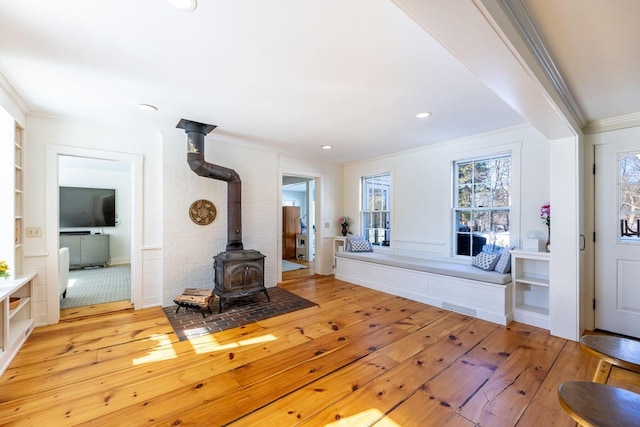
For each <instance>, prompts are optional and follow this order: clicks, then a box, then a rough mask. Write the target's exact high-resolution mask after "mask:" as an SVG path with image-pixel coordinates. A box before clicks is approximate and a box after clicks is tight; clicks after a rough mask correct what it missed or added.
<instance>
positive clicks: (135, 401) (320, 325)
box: [0, 276, 640, 427]
mask: <svg viewBox="0 0 640 427" xmlns="http://www.w3.org/2000/svg"><path fill="white" fill-rule="evenodd" d="M281 286H282V287H283V288H286V289H287V290H289V291H292V292H294V293H296V294H298V295H300V296H303V297H305V298H307V299H310V300H312V301H314V302H316V303H317V304H318V306H317V307H312V308H308V309H304V310H300V311H296V312H293V313H290V314H287V315H283V316H279V317H275V318H271V319H267V320H265V321H261V322H258V323H254V324H249V325H246V326H245V327H242V328H236V329H232V330H227V331H223V332H220V333H217V334H214V335H208V336H205V337H203V338H201V339H198V340H194V341H182V342H180V341H178V340H177V338H176V335H175V334H174V333H173V331H172V329H171V326H170V325H169V323H168V321H167V319H166V317H165V316H164V314H163V311H162V309H161V308H151V309H146V310H139V311H133V310H130V309H129V310H122V311H117V312H113V313H110V314H104V313H99V314H98V315H96V316H93V317H86V316H85V317H83V318H80V319H75V320H74V319H68V320H67V321H64V322H61V323H59V324H57V325H52V326H47V327H43V328H37V329H36V330H35V331H34V332H33V334H32V335H31V337H30V338H29V339H28V341H27V344H26V345H25V347H24V348H23V349H22V350H21V351H20V353H19V354H18V356H17V357H16V359H15V360H14V361H13V363H12V364H11V366H10V367H9V369H8V370H7V371H6V372H5V374H4V375H3V376H2V377H1V378H0V424H1V425H36V426H42V425H47V426H59V425H65V426H67V425H83V424H95V425H101V426H112V425H113V426H124V425H127V426H134V425H135V426H138V425H167V426H168V425H194V426H195V425H197V426H214V425H233V426H256V425H258V426H262V425H264V426H290V425H305V426H307V425H308V426H345V425H352V426H363V425H372V424H374V425H377V426H385V427H386V426H440V425H447V426H472V425H474V424H475V425H482V426H485V425H486V426H489V425H495V426H512V425H519V426H547V425H559V426H565V425H566V426H573V425H575V423H573V422H572V421H571V419H570V418H569V417H568V416H567V415H566V414H565V413H564V411H563V410H562V409H561V408H560V405H559V403H558V398H557V392H556V390H557V388H558V385H559V384H560V383H562V382H564V381H568V380H590V379H591V377H592V375H593V373H594V372H595V369H596V366H597V360H596V359H595V358H594V357H593V356H591V355H588V354H586V353H585V352H583V351H581V350H580V348H579V345H578V343H575V342H571V341H566V340H564V339H561V338H557V337H553V336H550V335H549V333H548V332H547V331H545V330H542V329H538V328H535V327H531V326H527V325H524V324H519V323H515V322H514V323H511V324H510V325H509V326H508V327H503V326H499V325H495V324H492V323H488V322H485V321H482V320H477V319H474V318H470V317H466V316H464V315H461V314H457V313H453V312H448V311H445V310H442V309H439V308H436V307H432V306H428V305H425V304H420V303H417V302H413V301H409V300H406V299H403V298H399V297H394V296H391V295H388V294H384V293H380V292H376V291H373V290H370V289H367V288H363V287H360V286H356V285H352V284H349V283H346V282H341V281H338V280H335V279H334V278H333V276H313V277H306V278H301V279H294V280H289V281H286V282H283V283H282V284H281ZM609 383H614V384H616V385H619V386H625V387H627V388H631V389H634V391H636V392H640V386H639V384H640V381H638V376H637V375H635V374H631V373H630V372H628V371H624V370H620V369H617V368H616V369H615V370H614V371H612V374H611V377H610V379H609Z"/></svg>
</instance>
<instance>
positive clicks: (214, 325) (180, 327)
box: [163, 287, 317, 341]
mask: <svg viewBox="0 0 640 427" xmlns="http://www.w3.org/2000/svg"><path fill="white" fill-rule="evenodd" d="M267 292H269V298H271V302H269V301H267V296H266V295H265V294H264V292H260V293H256V294H253V295H250V296H246V297H239V298H227V299H225V300H224V307H223V311H222V313H220V314H218V299H217V297H216V301H215V302H214V303H212V304H211V311H212V312H213V314H209V313H206V317H204V318H203V317H202V312H201V311H200V310H197V309H186V310H185V309H184V308H180V311H179V312H178V313H176V308H177V307H178V306H177V305H171V306H169V307H164V308H163V310H164V313H165V315H166V316H167V319H169V322H170V323H171V326H172V327H173V330H174V332H175V333H176V335H177V336H178V338H180V341H184V340H187V339H189V338H194V337H199V336H202V335H207V334H212V333H215V332H220V331H224V330H226V329H231V328H235V327H238V326H243V325H246V324H249V323H252V322H257V321H259V320H264V319H268V318H270V317H275V316H279V315H281V314H286V313H291V312H292V311H297V310H301V309H303V308H308V307H313V306H314V305H317V304H316V303H314V302H311V301H309V300H306V299H304V298H302V297H299V296H298V295H296V294H293V293H291V292H289V291H285V290H284V289H282V288H278V287H275V288H267Z"/></svg>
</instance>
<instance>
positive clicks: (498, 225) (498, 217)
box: [490, 211, 510, 248]
mask: <svg viewBox="0 0 640 427" xmlns="http://www.w3.org/2000/svg"><path fill="white" fill-rule="evenodd" d="M491 234H492V235H491V239H490V241H491V243H493V244H494V245H498V246H502V247H505V248H506V247H509V246H510V238H509V212H507V211H493V212H492V213H491Z"/></svg>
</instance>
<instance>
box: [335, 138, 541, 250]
mask: <svg viewBox="0 0 640 427" xmlns="http://www.w3.org/2000/svg"><path fill="white" fill-rule="evenodd" d="M505 150H512V151H513V153H514V154H513V157H512V162H513V173H512V187H513V188H514V189H515V188H519V189H520V192H519V193H520V194H521V197H519V198H517V197H516V198H515V199H514V200H513V203H512V208H511V213H512V217H511V244H512V245H515V246H518V245H519V244H520V239H521V238H524V237H527V238H528V237H530V236H535V237H537V238H538V239H540V240H543V241H546V234H547V233H546V226H545V225H544V224H543V222H542V220H541V219H540V217H539V212H540V206H541V205H543V204H545V203H548V202H549V197H550V196H549V141H548V140H547V139H546V138H544V137H543V136H542V135H541V134H540V133H539V132H538V131H536V130H535V129H534V128H532V127H529V126H525V127H518V128H514V129H510V130H503V131H500V132H494V133H490V134H485V135H479V136H476V137H472V138H465V139H462V140H456V141H449V142H446V143H441V144H438V145H436V146H431V147H425V148H422V149H419V150H412V151H410V152H405V153H397V154H394V155H390V156H386V157H382V158H379V159H374V160H371V161H365V162H358V163H353V164H349V165H346V166H345V171H344V177H345V178H344V188H345V190H344V191H345V192H344V207H345V209H344V214H345V215H348V216H350V217H351V218H352V219H354V223H353V224H352V225H351V227H350V228H351V230H352V231H353V232H354V233H356V232H357V230H359V229H360V218H359V187H360V177H361V176H363V175H369V174H373V173H379V172H385V171H390V172H391V175H392V184H391V185H392V202H391V203H392V212H391V216H392V220H391V247H390V248H389V250H390V251H392V252H394V253H397V254H402V255H408V256H416V257H422V258H438V257H449V256H451V243H452V237H451V233H450V227H451V223H452V213H451V206H452V197H453V190H452V162H453V161H454V160H460V159H465V158H473V157H479V156H486V155H491V154H495V153H497V152H503V151H505ZM384 249H386V248H381V250H384Z"/></svg>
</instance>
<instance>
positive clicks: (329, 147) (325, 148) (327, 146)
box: [322, 145, 333, 150]
mask: <svg viewBox="0 0 640 427" xmlns="http://www.w3.org/2000/svg"><path fill="white" fill-rule="evenodd" d="M332 148H333V145H323V146H322V149H323V150H331V149H332Z"/></svg>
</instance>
